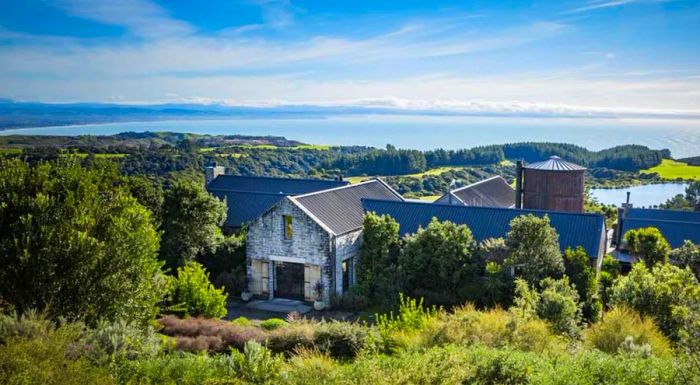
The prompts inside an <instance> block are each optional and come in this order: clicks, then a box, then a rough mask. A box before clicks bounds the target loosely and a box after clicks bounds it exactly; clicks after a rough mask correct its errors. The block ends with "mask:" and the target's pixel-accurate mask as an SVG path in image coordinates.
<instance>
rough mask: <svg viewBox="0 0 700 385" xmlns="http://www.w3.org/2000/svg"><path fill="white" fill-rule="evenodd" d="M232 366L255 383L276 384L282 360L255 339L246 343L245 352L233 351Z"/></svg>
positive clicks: (247, 379) (243, 376) (241, 375)
mask: <svg viewBox="0 0 700 385" xmlns="http://www.w3.org/2000/svg"><path fill="white" fill-rule="evenodd" d="M231 366H232V367H233V368H234V369H235V370H236V373H237V374H238V375H239V376H240V377H241V378H243V379H244V380H246V381H248V382H251V383H254V384H274V383H276V382H277V379H278V378H279V374H280V368H281V366H282V361H281V360H280V359H279V358H277V357H274V356H273V355H272V353H270V351H269V350H267V348H265V347H264V346H262V345H260V344H259V343H257V342H255V341H248V342H246V343H245V346H244V348H243V353H240V352H238V351H235V350H234V351H232V352H231Z"/></svg>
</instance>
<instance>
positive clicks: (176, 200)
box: [160, 182, 226, 268]
mask: <svg viewBox="0 0 700 385" xmlns="http://www.w3.org/2000/svg"><path fill="white" fill-rule="evenodd" d="M225 219H226V203H225V202H223V201H220V200H218V199H217V198H215V197H213V196H212V195H210V194H209V193H207V192H206V190H204V187H203V186H201V185H198V184H196V183H193V182H180V183H176V184H175V185H173V187H172V188H171V189H170V190H168V191H166V192H165V198H164V201H163V225H162V228H163V242H162V244H161V248H160V255H161V259H163V260H164V261H166V267H168V268H175V267H176V266H183V265H185V264H186V263H187V262H190V261H192V260H193V259H194V258H195V257H196V256H197V255H198V254H201V253H203V252H205V251H206V250H208V249H213V248H215V246H216V245H218V244H219V243H220V242H221V240H222V233H221V229H220V228H219V226H221V225H222V224H223V222H224V220H225Z"/></svg>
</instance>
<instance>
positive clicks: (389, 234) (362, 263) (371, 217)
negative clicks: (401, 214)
mask: <svg viewBox="0 0 700 385" xmlns="http://www.w3.org/2000/svg"><path fill="white" fill-rule="evenodd" d="M398 254H399V224H398V223H396V221H395V220H394V219H393V218H392V217H391V216H389V215H381V216H379V215H376V214H374V213H367V214H365V217H364V221H363V231H362V246H361V247H360V258H359V259H358V261H357V266H356V271H357V277H358V281H359V284H360V285H361V287H362V288H363V290H364V291H365V293H366V294H367V295H369V296H374V295H375V294H376V289H377V281H378V279H379V277H381V276H382V275H384V274H386V273H387V269H388V268H389V266H391V265H394V264H396V263H397V258H398Z"/></svg>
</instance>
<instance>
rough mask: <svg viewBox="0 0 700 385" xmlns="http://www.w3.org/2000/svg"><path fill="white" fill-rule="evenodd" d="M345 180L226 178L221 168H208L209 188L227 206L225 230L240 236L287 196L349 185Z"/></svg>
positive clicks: (261, 177)
mask: <svg viewBox="0 0 700 385" xmlns="http://www.w3.org/2000/svg"><path fill="white" fill-rule="evenodd" d="M347 184H348V183H347V182H344V181H341V180H323V179H295V178H274V177H264V176H240V175H225V170H224V168H223V167H221V166H218V167H217V166H212V167H207V168H206V188H207V191H209V193H211V194H212V195H214V196H215V197H217V198H219V199H222V200H225V201H226V206H227V212H226V222H224V230H225V231H226V232H227V233H231V232H238V231H239V230H240V229H241V228H242V227H243V226H245V225H247V224H248V223H250V222H252V221H253V220H255V218H257V217H259V216H260V215H261V214H262V213H264V212H265V211H266V210H267V209H269V208H270V207H272V205H274V204H275V203H277V202H279V201H280V200H282V199H284V197H285V196H287V195H299V194H306V193H310V192H314V191H320V190H326V189H329V188H333V187H340V186H345V185H347Z"/></svg>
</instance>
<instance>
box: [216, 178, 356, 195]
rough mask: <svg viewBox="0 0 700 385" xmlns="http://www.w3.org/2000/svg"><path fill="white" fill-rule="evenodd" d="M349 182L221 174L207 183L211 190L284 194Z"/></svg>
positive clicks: (343, 184) (322, 188)
mask: <svg viewBox="0 0 700 385" xmlns="http://www.w3.org/2000/svg"><path fill="white" fill-rule="evenodd" d="M347 184H348V182H344V181H337V180H325V179H295V178H275V177H265V176H239V175H219V176H218V177H216V178H215V179H214V180H213V181H211V183H209V184H208V185H207V190H209V191H239V192H242V191H245V192H264V193H275V194H282V195H296V194H305V193H309V192H313V191H319V190H326V189H329V188H334V187H339V186H345V185H347Z"/></svg>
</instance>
